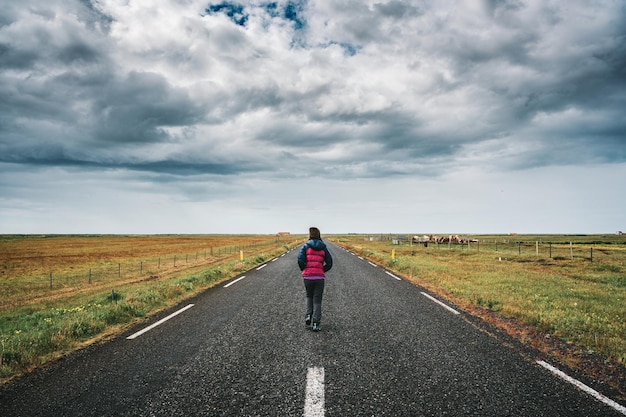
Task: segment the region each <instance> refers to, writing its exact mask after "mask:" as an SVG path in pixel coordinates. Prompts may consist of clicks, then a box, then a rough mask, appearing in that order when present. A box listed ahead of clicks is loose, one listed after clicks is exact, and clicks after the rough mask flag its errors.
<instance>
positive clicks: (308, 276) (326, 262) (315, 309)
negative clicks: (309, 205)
mask: <svg viewBox="0 0 626 417" xmlns="http://www.w3.org/2000/svg"><path fill="white" fill-rule="evenodd" d="M298 266H299V267H300V270H301V271H302V278H304V288H305V289H306V318H305V323H306V325H307V326H308V325H310V324H311V323H313V325H312V327H311V329H313V331H315V332H317V331H319V330H320V321H321V320H322V295H323V294H324V278H325V275H324V273H325V272H327V271H329V270H330V268H332V267H333V258H332V256H330V252H329V251H328V248H327V247H326V244H325V243H324V242H323V241H322V236H321V234H320V231H319V229H318V228H317V227H310V228H309V240H308V242H306V243H305V244H304V245H303V246H302V249H300V253H298Z"/></svg>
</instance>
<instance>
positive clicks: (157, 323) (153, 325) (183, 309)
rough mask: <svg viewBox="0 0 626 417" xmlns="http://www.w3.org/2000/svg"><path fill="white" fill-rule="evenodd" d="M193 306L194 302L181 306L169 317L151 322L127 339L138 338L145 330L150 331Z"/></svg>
mask: <svg viewBox="0 0 626 417" xmlns="http://www.w3.org/2000/svg"><path fill="white" fill-rule="evenodd" d="M193 306H194V304H189V305H188V306H186V307H183V308H181V309H180V310H178V311H176V312H174V313H172V314H170V315H169V316H167V317H165V318H163V319H161V320H159V321H157V322H156V323H154V324H151V325H150V326H148V327H146V328H145V329H143V330H140V331H138V332H137V333H134V334H131V335H130V336H128V337H127V338H126V339H129V340H130V339H134V338H136V337H138V336H141V335H142V334H144V333H145V332H147V331H149V330H152V329H154V328H155V327H157V326H159V325H161V324H163V323H165V322H166V321H168V320H169V319H171V318H172V317H176V316H177V315H179V314H180V313H182V312H183V311H185V310H188V309H190V308H191V307H193Z"/></svg>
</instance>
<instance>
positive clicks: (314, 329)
mask: <svg viewBox="0 0 626 417" xmlns="http://www.w3.org/2000/svg"><path fill="white" fill-rule="evenodd" d="M311 329H312V330H313V331H314V332H319V331H320V330H322V329H320V324H319V323H313V327H312V328H311Z"/></svg>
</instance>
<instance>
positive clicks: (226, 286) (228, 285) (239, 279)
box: [224, 275, 246, 288]
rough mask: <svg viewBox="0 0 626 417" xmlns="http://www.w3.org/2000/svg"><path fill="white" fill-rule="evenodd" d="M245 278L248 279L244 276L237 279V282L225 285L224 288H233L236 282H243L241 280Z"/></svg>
mask: <svg viewBox="0 0 626 417" xmlns="http://www.w3.org/2000/svg"><path fill="white" fill-rule="evenodd" d="M245 277H246V276H245V275H244V276H242V277H241V278H237V279H236V280H234V281H232V282H229V283H228V284H226V285H224V288H228V287H230V286H231V285H233V284H234V283H235V282H238V281H241V280H242V279H244V278H245Z"/></svg>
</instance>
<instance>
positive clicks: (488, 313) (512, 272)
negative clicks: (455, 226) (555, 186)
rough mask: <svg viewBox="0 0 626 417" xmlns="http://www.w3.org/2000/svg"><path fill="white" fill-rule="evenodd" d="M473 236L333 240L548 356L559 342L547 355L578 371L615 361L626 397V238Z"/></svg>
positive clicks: (375, 236) (621, 388)
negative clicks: (423, 240)
mask: <svg viewBox="0 0 626 417" xmlns="http://www.w3.org/2000/svg"><path fill="white" fill-rule="evenodd" d="M475 237H476V238H477V240H478V242H474V243H470V245H469V247H468V245H458V244H450V245H448V244H447V243H446V244H439V245H436V244H429V245H428V246H427V247H426V246H424V244H416V243H411V242H410V241H409V240H402V239H399V240H397V238H398V237H397V236H387V235H371V236H363V235H346V236H333V240H334V241H336V242H337V243H339V244H341V245H342V246H344V247H346V248H348V249H350V250H352V251H353V252H355V253H358V254H360V255H362V256H364V257H365V258H367V259H370V260H373V261H375V262H376V263H378V264H381V265H384V266H385V267H386V268H388V269H390V270H393V271H395V272H396V273H398V274H399V275H402V276H404V277H405V278H407V279H409V280H411V281H413V282H415V283H416V284H419V285H422V286H425V287H426V288H429V289H430V290H432V291H433V292H435V293H438V294H440V295H441V296H443V297H445V298H447V299H449V300H450V301H452V302H454V303H456V304H457V305H459V306H461V307H462V308H464V309H466V310H467V311H469V312H471V313H473V314H475V315H479V316H481V317H483V318H484V319H486V320H489V321H491V322H492V323H493V324H495V325H497V326H500V327H501V328H504V329H505V330H507V331H508V332H509V333H510V334H512V335H513V336H515V337H517V338H519V339H521V340H522V342H524V343H527V344H529V345H532V347H533V348H537V349H540V350H544V351H546V352H548V351H550V350H554V349H555V346H557V344H556V343H555V342H557V341H558V342H560V345H564V346H565V347H566V348H567V349H566V351H564V352H550V353H551V354H561V355H564V356H563V357H560V359H561V360H563V361H565V362H567V363H568V364H569V365H570V366H572V367H573V368H584V367H586V366H588V364H585V363H583V362H584V358H587V357H590V355H593V357H597V356H600V357H601V359H599V361H600V365H601V366H605V367H609V366H610V365H609V364H611V363H612V364H613V366H614V367H618V368H619V369H620V372H622V373H621V374H620V375H621V376H620V377H617V378H614V379H616V380H615V381H613V386H614V387H617V388H618V389H620V390H621V391H622V394H624V393H625V391H624V390H625V389H626V381H624V379H623V377H624V375H625V374H624V373H623V371H624V369H626V368H624V365H626V236H616V235H598V236H475ZM394 240H395V242H394ZM570 242H571V244H570ZM537 333H539V334H541V338H537V337H536V334H537ZM597 362H598V360H596V363H597ZM583 371H589V369H583Z"/></svg>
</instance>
